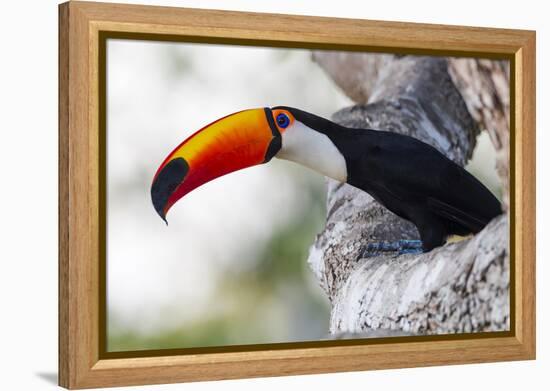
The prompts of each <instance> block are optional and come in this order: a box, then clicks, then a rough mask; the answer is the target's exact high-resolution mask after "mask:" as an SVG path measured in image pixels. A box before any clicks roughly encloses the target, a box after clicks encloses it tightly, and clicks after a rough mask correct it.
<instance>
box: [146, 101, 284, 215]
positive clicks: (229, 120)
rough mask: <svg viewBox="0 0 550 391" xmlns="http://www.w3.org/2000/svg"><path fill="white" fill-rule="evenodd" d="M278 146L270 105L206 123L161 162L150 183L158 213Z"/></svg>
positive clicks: (263, 158) (268, 156) (264, 158)
mask: <svg viewBox="0 0 550 391" xmlns="http://www.w3.org/2000/svg"><path fill="white" fill-rule="evenodd" d="M280 148H281V134H280V132H279V130H278V129H277V126H276V125H275V123H274V120H273V115H272V113H271V109H269V108H261V109H252V110H245V111H240V112H237V113H234V114H231V115H228V116H226V117H223V118H220V119H219V120H217V121H214V122H212V123H211V124H209V125H207V126H205V127H204V128H202V129H200V130H199V131H197V132H196V133H195V134H193V135H192V136H190V137H189V138H188V139H186V140H185V141H184V142H182V143H181V144H180V145H179V146H178V147H177V148H176V149H175V150H174V151H173V152H172V153H171V154H170V155H168V157H167V158H166V159H165V160H164V162H163V163H162V164H161V166H160V167H159V169H158V170H157V173H156V175H155V178H154V179H153V184H152V186H151V199H152V201H153V205H154V207H155V210H156V211H157V213H158V214H159V215H160V217H162V219H163V220H164V221H166V213H167V212H168V210H169V209H170V208H171V207H172V205H174V204H175V203H176V201H178V200H179V199H180V198H182V197H183V196H184V195H186V194H187V193H189V192H190V191H192V190H194V189H196V188H197V187H199V186H200V185H202V184H204V183H206V182H209V181H211V180H212V179H216V178H218V177H220V176H222V175H225V174H229V173H231V172H233V171H237V170H240V169H243V168H246V167H251V166H255V165H257V164H261V163H266V162H268V161H269V160H271V158H272V157H273V156H274V155H275V154H276V153H277V152H278V151H279V149H280Z"/></svg>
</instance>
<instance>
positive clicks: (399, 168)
mask: <svg viewBox="0 0 550 391" xmlns="http://www.w3.org/2000/svg"><path fill="white" fill-rule="evenodd" d="M374 133H375V134H374V135H373V136H372V138H373V140H372V141H371V142H369V151H366V152H365V154H364V156H365V160H363V164H364V167H363V169H364V170H365V172H369V173H368V174H367V175H368V176H369V180H370V181H372V183H374V185H375V187H383V188H385V189H386V190H387V191H389V192H391V193H392V194H393V195H394V196H395V197H396V198H398V199H399V200H400V201H401V202H402V204H403V205H406V204H407V205H408V204H411V205H413V204H416V205H422V207H423V208H427V210H428V211H429V212H431V213H433V214H435V215H438V216H440V217H442V218H443V219H445V220H447V221H449V222H451V223H452V224H453V225H456V226H459V227H462V230H464V231H468V232H478V231H480V230H481V229H482V228H483V227H485V225H487V223H489V221H491V219H493V218H494V217H495V216H497V215H499V214H500V213H501V206H500V202H499V201H498V200H497V199H496V197H495V196H494V195H493V194H492V193H491V192H490V191H489V190H488V189H487V188H486V187H485V186H484V185H483V184H482V183H481V182H479V181H478V180H477V179H476V178H475V177H474V176H472V175H471V174H470V173H469V172H468V171H466V170H465V169H464V168H462V167H460V166H459V165H457V164H456V163H454V162H452V161H451V160H449V159H448V158H447V157H445V156H444V155H443V154H442V153H440V152H439V151H437V150H436V149H435V148H433V147H431V146H430V145H428V144H425V143H423V142H421V141H419V140H417V139H414V138H412V137H408V136H403V135H399V134H395V133H390V132H374Z"/></svg>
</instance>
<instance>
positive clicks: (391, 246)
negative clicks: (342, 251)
mask: <svg viewBox="0 0 550 391" xmlns="http://www.w3.org/2000/svg"><path fill="white" fill-rule="evenodd" d="M383 252H398V253H399V255H401V254H421V253H422V252H423V251H422V241H421V240H409V239H403V240H397V241H394V242H375V243H369V244H368V245H367V247H366V248H365V250H364V251H363V254H362V256H363V257H374V256H376V255H380V253H383Z"/></svg>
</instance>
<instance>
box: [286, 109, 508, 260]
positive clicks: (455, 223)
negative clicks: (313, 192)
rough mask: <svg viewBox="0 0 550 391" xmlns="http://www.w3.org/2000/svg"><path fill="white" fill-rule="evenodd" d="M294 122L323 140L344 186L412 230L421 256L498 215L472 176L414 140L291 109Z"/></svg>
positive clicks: (491, 199)
mask: <svg viewBox="0 0 550 391" xmlns="http://www.w3.org/2000/svg"><path fill="white" fill-rule="evenodd" d="M281 108H284V109H287V110H288V111H290V112H291V113H292V114H293V115H294V116H295V118H296V119H297V120H298V121H300V122H302V123H304V124H305V125H307V126H308V127H310V128H311V129H314V130H317V131H318V132H321V133H323V134H325V135H327V136H328V137H329V138H330V140H331V141H332V142H333V143H334V145H335V146H336V147H337V148H338V150H339V151H340V153H341V154H342V155H343V156H344V159H345V161H346V165H347V173H348V178H347V182H348V183H349V184H350V185H353V186H355V187H357V188H359V189H361V190H364V191H366V192H367V193H369V194H370V195H371V196H372V197H374V198H375V199H376V200H377V201H378V202H379V203H381V204H382V205H383V206H384V207H386V208H387V209H389V210H390V211H392V212H393V213H395V214H396V215H398V216H400V217H402V218H404V219H406V220H409V221H411V222H412V223H413V224H415V226H416V227H417V229H418V231H419V233H420V237H421V240H422V247H423V249H424V251H429V250H431V249H433V248H435V247H438V246H441V245H442V244H444V243H445V240H446V238H447V237H448V236H449V235H453V234H456V235H467V234H470V233H477V232H479V231H480V230H482V229H483V227H485V226H486V225H487V224H488V223H489V222H490V221H491V220H492V219H493V218H494V217H496V216H498V215H499V214H501V213H502V210H501V205H500V202H499V201H498V200H497V198H496V197H495V196H494V195H493V194H492V193H491V192H490V191H489V190H488V189H487V188H486V187H485V186H484V185H483V184H482V183H481V182H479V181H478V180H477V179H476V178H475V177H474V176H472V175H471V174H470V173H469V172H468V171H466V170H465V169H464V168H462V167H461V166H459V165H457V164H456V163H454V162H453V161H451V160H450V159H448V158H447V157H446V156H445V155H443V154H442V153H441V152H439V151H438V150H437V149H435V148H434V147H432V146H430V145H428V144H426V143H424V142H422V141H420V140H418V139H415V138H413V137H409V136H405V135H401V134H397V133H392V132H387V131H378V130H368V129H351V128H347V127H344V126H340V125H338V124H335V123H333V122H332V121H329V120H326V119H324V118H321V117H318V116H315V115H313V114H310V113H307V112H304V111H301V110H298V109H295V108H291V107H281Z"/></svg>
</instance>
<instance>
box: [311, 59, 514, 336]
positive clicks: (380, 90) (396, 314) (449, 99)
mask: <svg viewBox="0 0 550 391" xmlns="http://www.w3.org/2000/svg"><path fill="white" fill-rule="evenodd" d="M313 59H314V61H316V62H317V63H318V64H319V65H320V66H321V67H322V68H323V69H324V70H325V71H326V72H327V73H328V74H329V75H330V76H331V77H332V78H333V80H334V81H335V83H336V84H337V85H338V86H339V87H340V88H342V90H343V91H344V92H345V93H346V94H347V95H348V96H349V97H350V98H351V99H353V100H354V101H355V102H357V105H356V106H353V107H349V108H345V109H343V110H340V111H339V112H337V113H335V114H334V116H333V120H335V121H336V122H338V123H340V124H343V125H345V126H348V127H355V128H371V129H383V130H389V131H394V132H398V133H402V134H407V135H410V136H413V137H416V138H418V139H420V140H422V141H424V142H426V143H428V144H431V145H432V146H434V147H435V148H437V149H439V150H440V151H441V152H442V153H444V154H445V155H447V156H448V157H449V158H451V159H452V160H454V161H455V162H456V163H458V164H460V165H465V164H466V162H467V161H468V159H469V158H470V157H471V155H472V152H473V150H474V147H475V142H476V136H477V135H478V133H479V129H480V128H483V129H485V128H488V127H489V125H488V124H490V126H491V128H492V129H494V130H493V131H492V132H493V133H495V135H496V136H498V138H493V137H492V140H493V142H494V143H495V147H497V150H499V147H498V146H497V141H498V142H500V144H499V145H500V146H501V147H500V148H501V149H506V150H507V145H508V144H507V138H506V137H507V132H508V130H507V128H503V126H504V125H503V120H502V119H503V118H504V119H505V120H504V123H505V122H506V119H507V117H503V116H501V115H500V114H499V113H494V112H493V111H494V110H493V109H492V108H491V107H506V106H505V105H501V106H499V103H496V102H498V99H500V98H498V99H497V98H495V94H494V93H493V92H489V91H488V88H497V87H496V85H497V84H498V88H500V89H503V91H501V92H502V96H504V95H506V94H505V91H504V89H505V88H507V87H508V84H507V83H504V82H503V81H502V80H500V78H499V77H500V76H499V77H496V76H493V75H492V73H491V71H487V72H485V70H487V69H489V68H487V66H484V68H483V72H481V70H479V69H481V68H479V67H478V68H476V69H478V70H479V72H478V73H482V74H483V76H484V77H485V79H484V80H485V81H484V82H483V83H480V84H479V85H476V88H472V87H469V86H470V81H469V78H476V77H477V76H475V72H474V71H470V72H465V71H464V70H463V68H464V67H466V65H468V67H469V68H468V69H470V68H472V67H473V66H474V65H472V64H466V63H464V64H463V63H461V62H460V61H462V60H456V63H455V65H454V67H455V68H454V69H455V71H452V72H449V69H450V67H451V65H450V64H452V62H453V61H454V59H451V60H448V59H445V58H436V57H417V56H393V55H380V54H364V53H336V52H326V51H324V52H314V53H313ZM472 61H475V60H472ZM486 65H487V64H486ZM498 69H499V70H501V69H504V68H501V67H500V66H499V67H498ZM453 72H454V73H453ZM451 73H453V75H454V76H453V77H452V76H451ZM458 80H462V84H460V83H459V81H458ZM496 80H497V81H496ZM490 81H492V84H491V83H490ZM495 83H496V84H495ZM457 85H459V88H457ZM487 94H489V95H490V96H492V97H493V98H494V99H493V101H487V100H484V102H485V103H487V102H489V103H490V104H485V103H484V104H481V105H480V104H477V103H475V102H472V100H473V99H478V100H479V96H484V95H487ZM499 96H500V95H499ZM483 99H485V98H483ZM502 102H503V101H500V103H502ZM476 110H477V111H476ZM486 111H487V113H485V112H486ZM503 113H504V116H505V115H506V112H505V111H503ZM502 156H504V153H503V154H502ZM499 164H502V167H503V168H504V167H506V175H507V164H508V160H507V159H505V158H504V157H501V156H499ZM502 173H504V171H502ZM506 175H504V174H502V175H501V178H502V179H503V183H504V185H505V191H507V186H508V182H507V176H506ZM418 237H419V236H418V232H417V230H416V228H415V226H414V225H412V224H411V223H409V222H407V221H405V220H403V219H401V218H399V217H397V216H396V215H394V214H393V213H391V212H389V211H388V210H387V209H385V208H384V207H382V206H381V205H379V204H378V203H377V202H376V201H375V200H374V199H373V198H372V197H370V196H369V195H368V194H367V193H365V192H363V191H361V190H358V189H356V188H354V187H352V186H349V185H347V184H342V183H338V182H336V181H332V180H328V197H327V221H326V227H325V229H324V231H323V232H322V233H320V234H319V235H318V236H317V239H316V242H315V243H314V244H313V246H312V247H311V249H310V254H309V259H308V262H309V264H310V267H311V269H312V270H313V271H314V273H315V275H316V276H317V278H318V280H319V282H320V284H321V286H322V288H323V289H324V290H325V292H326V293H327V295H328V297H329V299H330V301H331V304H332V311H331V321H330V332H331V334H333V335H335V336H337V335H346V334H349V333H352V334H353V335H364V336H369V335H371V334H372V333H375V335H376V336H383V335H388V336H391V335H396V333H408V334H440V333H455V332H476V331H496V330H506V329H508V328H509V313H510V311H509V260H508V219H507V217H506V215H502V216H500V217H498V218H496V219H495V220H494V221H492V222H491V223H490V224H489V225H488V226H487V227H486V228H485V229H484V230H483V231H482V232H480V233H479V234H478V235H476V236H475V237H472V238H470V239H467V240H464V241H461V242H459V243H452V244H447V245H445V246H443V247H441V248H438V249H435V250H434V251H432V252H430V253H428V254H422V255H397V254H396V253H389V254H386V255H384V256H377V257H368V258H365V257H363V254H364V249H365V248H366V246H367V244H368V243H369V242H379V241H393V240H398V239H417V238H418Z"/></svg>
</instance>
